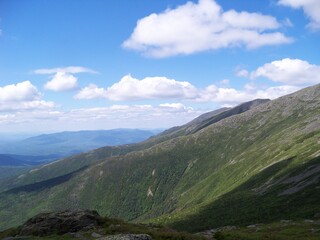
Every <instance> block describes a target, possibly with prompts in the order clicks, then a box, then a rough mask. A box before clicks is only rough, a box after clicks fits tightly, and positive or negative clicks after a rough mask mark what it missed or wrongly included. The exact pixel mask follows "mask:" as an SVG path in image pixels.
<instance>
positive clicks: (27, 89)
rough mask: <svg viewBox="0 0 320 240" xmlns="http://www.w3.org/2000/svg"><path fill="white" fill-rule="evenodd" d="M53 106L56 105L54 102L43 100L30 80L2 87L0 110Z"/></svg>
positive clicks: (0, 88) (0, 90)
mask: <svg viewBox="0 0 320 240" xmlns="http://www.w3.org/2000/svg"><path fill="white" fill-rule="evenodd" d="M52 107H54V103H53V102H47V101H43V100H41V93H40V92H39V91H38V90H37V88H36V87H35V86H34V85H32V83H31V82H30V81H24V82H21V83H17V84H11V85H6V86H3V87H0V111H16V110H30V109H44V108H52Z"/></svg>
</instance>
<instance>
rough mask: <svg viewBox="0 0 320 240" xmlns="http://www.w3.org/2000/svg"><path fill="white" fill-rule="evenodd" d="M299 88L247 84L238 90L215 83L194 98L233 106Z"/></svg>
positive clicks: (285, 93)
mask: <svg viewBox="0 0 320 240" xmlns="http://www.w3.org/2000/svg"><path fill="white" fill-rule="evenodd" d="M299 89H300V88H299V87H295V86H288V85H283V86H277V87H265V88H258V87H256V86H254V85H248V86H246V87H245V89H244V90H238V89H235V88H219V87H217V86H215V85H210V86H208V87H207V88H206V89H204V90H203V91H202V93H201V94H200V97H199V98H198V99H196V101H199V102H215V103H219V104H220V105H221V106H233V105H236V104H239V103H243V102H247V101H251V100H254V99H258V98H263V99H275V98H278V97H281V96H283V95H287V94H290V93H293V92H295V91H298V90H299Z"/></svg>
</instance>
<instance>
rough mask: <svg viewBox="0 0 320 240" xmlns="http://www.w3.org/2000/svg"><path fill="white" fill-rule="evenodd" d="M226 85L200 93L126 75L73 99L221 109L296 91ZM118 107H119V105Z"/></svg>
mask: <svg viewBox="0 0 320 240" xmlns="http://www.w3.org/2000/svg"><path fill="white" fill-rule="evenodd" d="M248 74H249V73H248ZM228 84H229V81H227V80H226V79H225V80H222V81H221V82H220V83H219V85H220V87H219V86H217V85H214V84H211V85H209V86H207V87H206V88H204V89H200V88H196V87H195V86H193V85H192V84H191V83H189V82H181V81H177V80H174V79H168V78H165V77H147V78H144V79H142V80H138V79H135V78H133V77H132V76H130V75H127V76H125V77H123V78H122V79H121V80H120V81H119V82H117V83H115V84H113V85H112V86H111V87H108V88H106V89H105V88H101V87H98V86H96V85H93V84H91V85H89V86H87V87H85V88H83V89H82V90H80V91H79V93H78V94H77V95H76V96H75V98H76V99H95V98H106V99H109V100H112V101H132V100H150V99H157V100H172V99H179V100H181V101H188V102H213V103H217V104H220V105H224V104H239V103H242V102H245V101H250V100H253V99H256V98H270V99H274V98H277V97H280V96H283V95H285V94H289V93H292V92H294V91H297V90H298V89H300V88H299V87H294V86H290V85H289V84H286V85H281V86H276V87H257V86H256V85H255V84H253V83H249V84H247V85H246V86H245V87H244V88H243V89H242V90H241V89H240V90H239V89H235V88H231V87H228V86H227V85H228ZM115 106H118V105H115ZM121 106H122V107H123V105H121ZM160 107H170V109H171V110H173V109H182V108H184V105H183V104H181V103H165V104H161V105H160Z"/></svg>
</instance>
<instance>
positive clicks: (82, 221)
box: [19, 210, 103, 236]
mask: <svg viewBox="0 0 320 240" xmlns="http://www.w3.org/2000/svg"><path fill="white" fill-rule="evenodd" d="M102 223H103V219H102V217H101V216H100V215H99V214H98V213H97V212H96V211H90V210H76V211H75V210H66V211H62V212H56V213H40V214H38V215H36V216H35V217H33V218H30V219H29V220H28V221H27V222H26V223H24V224H23V225H22V227H21V231H20V234H19V235H20V236H30V235H33V236H49V235H51V234H65V233H69V232H78V231H80V230H89V229H92V228H95V227H97V226H99V225H101V224H102Z"/></svg>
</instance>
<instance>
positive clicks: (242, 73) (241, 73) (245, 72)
mask: <svg viewBox="0 0 320 240" xmlns="http://www.w3.org/2000/svg"><path fill="white" fill-rule="evenodd" d="M236 75H237V76H238V77H245V78H247V77H249V75H250V74H249V72H248V70H246V69H240V70H239V71H237V73H236Z"/></svg>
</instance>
